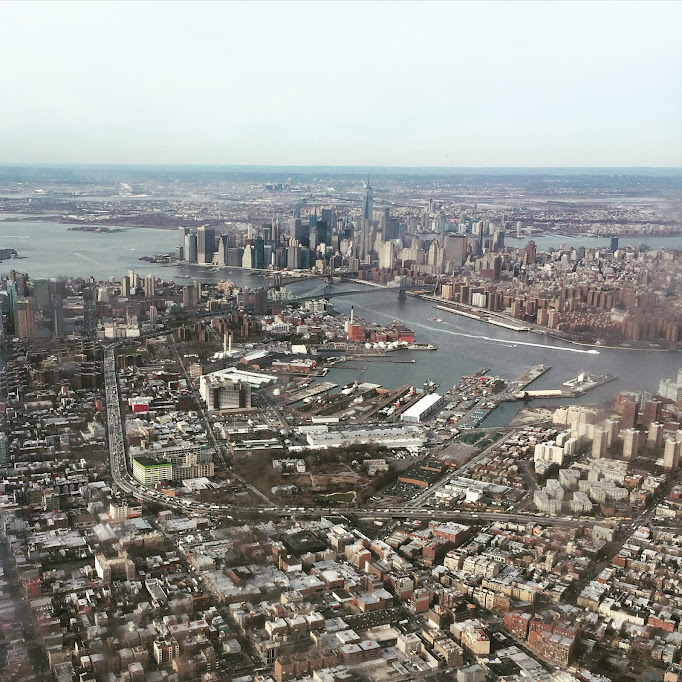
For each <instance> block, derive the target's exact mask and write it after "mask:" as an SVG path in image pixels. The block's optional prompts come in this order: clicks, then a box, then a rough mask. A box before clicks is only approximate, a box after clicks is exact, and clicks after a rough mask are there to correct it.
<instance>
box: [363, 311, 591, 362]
mask: <svg viewBox="0 0 682 682" xmlns="http://www.w3.org/2000/svg"><path fill="white" fill-rule="evenodd" d="M357 307H358V306H356V309H357ZM371 312H372V315H379V316H381V317H390V315H386V314H385V313H380V312H379V311H376V310H372V311H371ZM410 324H411V325H412V326H414V327H421V328H422V329H427V330H428V331H431V332H437V333H439V334H450V335H451V336H463V337H465V338H467V339H479V340H481V341H490V342H491V343H501V344H502V345H504V346H512V347H514V346H530V347H531V348H543V349H545V350H556V351H562V352H564V353H583V354H587V355H599V351H598V350H596V349H595V348H590V349H589V350H585V349H582V348H562V347H560V346H550V345H547V344H544V343H533V342H532V341H517V340H515V339H494V338H493V337H491V336H484V335H483V334H469V333H467V332H456V331H453V330H452V329H445V328H443V327H431V326H429V325H428V324H423V323H421V322H412V321H411V322H410Z"/></svg>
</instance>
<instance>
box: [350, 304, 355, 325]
mask: <svg viewBox="0 0 682 682" xmlns="http://www.w3.org/2000/svg"><path fill="white" fill-rule="evenodd" d="M354 314H355V306H351V307H350V323H351V324H353V316H354Z"/></svg>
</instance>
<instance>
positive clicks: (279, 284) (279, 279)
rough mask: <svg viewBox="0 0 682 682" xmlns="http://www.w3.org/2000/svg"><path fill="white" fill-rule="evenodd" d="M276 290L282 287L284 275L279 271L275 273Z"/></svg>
mask: <svg viewBox="0 0 682 682" xmlns="http://www.w3.org/2000/svg"><path fill="white" fill-rule="evenodd" d="M274 286H275V291H279V290H280V289H281V288H282V275H281V274H280V273H279V272H278V273H277V274H276V275H275V285H274Z"/></svg>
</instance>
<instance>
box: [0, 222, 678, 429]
mask: <svg viewBox="0 0 682 682" xmlns="http://www.w3.org/2000/svg"><path fill="white" fill-rule="evenodd" d="M68 227H69V226H68V225H63V224H59V223H48V222H3V221H1V220H0V248H15V249H16V250H17V251H18V252H19V255H20V256H26V258H22V259H16V260H15V259H11V260H8V261H4V262H3V263H2V264H0V272H8V271H9V270H10V269H12V268H14V269H16V270H18V271H20V272H27V273H28V274H29V276H30V277H32V278H36V277H58V276H81V277H87V276H90V275H92V276H93V277H95V278H97V279H107V278H108V277H116V278H117V279H118V278H120V277H122V276H123V275H124V274H126V273H127V271H128V269H133V270H135V271H136V272H137V273H138V274H139V275H141V276H143V277H144V276H145V275H147V274H150V273H151V274H154V275H156V276H157V277H162V278H164V279H166V280H170V279H173V280H175V281H176V282H181V283H182V282H185V281H186V282H189V281H191V279H199V280H203V281H213V282H215V281H220V280H225V279H230V280H232V281H234V282H235V284H237V285H238V286H248V287H252V288H255V287H258V286H261V285H262V284H263V282H264V280H262V279H261V278H260V277H254V276H249V275H248V274H247V273H245V272H243V271H240V270H238V269H232V270H221V271H212V270H208V269H206V268H202V267H196V266H189V265H185V266H173V267H165V266H161V265H157V264H151V263H146V262H143V261H140V260H139V257H140V256H142V255H151V254H155V253H168V252H171V251H173V250H174V248H175V241H176V234H177V233H176V232H175V231H174V230H156V229H142V228H130V229H127V228H126V229H125V230H124V231H123V232H118V233H89V232H73V231H69V230H68ZM536 242H537V243H538V248H543V249H546V248H550V247H552V246H553V247H555V248H556V247H558V246H559V244H566V245H567V246H571V247H572V246H579V245H581V244H582V245H584V246H586V247H588V248H590V247H592V248H595V247H600V246H605V245H606V244H607V239H595V238H587V239H581V238H576V237H562V238H557V237H538V238H536ZM621 243H622V244H624V245H625V244H640V243H646V244H647V245H649V246H651V247H653V248H655V247H657V246H658V247H661V248H666V247H667V248H682V237H671V238H665V239H663V238H645V237H642V238H637V237H635V238H622V239H621ZM524 244H525V240H510V245H514V246H517V245H518V246H523V245H524ZM318 286H319V284H318V283H316V282H311V281H308V282H301V283H300V284H296V285H294V288H295V290H301V291H307V290H311V289H314V288H316V287H318ZM360 288H362V285H357V284H350V283H344V284H335V285H334V287H333V290H344V289H345V290H348V289H360ZM367 291H368V292H367V293H365V294H358V295H352V296H343V297H339V298H336V299H333V304H334V306H335V308H336V309H337V310H338V311H340V312H342V313H347V312H348V311H349V310H350V306H351V305H354V306H355V314H356V316H358V317H361V318H363V319H365V320H367V321H369V322H378V323H383V324H385V323H388V322H390V321H391V320H399V321H401V322H403V323H404V324H405V325H407V326H408V327H410V328H411V329H413V330H414V332H415V337H416V340H417V341H419V342H423V343H431V344H433V345H434V346H437V347H438V350H437V351H400V352H399V353H396V354H393V355H392V356H391V357H393V358H395V359H414V360H416V362H415V363H414V364H409V363H395V362H376V361H371V360H369V359H358V360H357V361H353V362H352V363H349V364H352V365H353V366H358V367H362V368H364V369H357V370H343V369H332V370H331V371H330V373H329V374H328V375H327V377H326V379H327V380H330V381H334V382H335V383H338V384H345V383H348V382H350V381H353V380H354V379H359V380H363V381H370V382H375V383H378V384H382V385H383V386H386V387H388V388H392V387H397V386H400V385H403V384H410V385H414V386H416V387H421V386H422V385H423V383H424V381H425V380H427V379H433V380H435V381H436V382H438V383H439V384H440V386H441V390H446V389H447V388H449V387H450V386H452V385H453V384H454V383H456V382H457V381H458V380H459V378H460V377H462V376H464V375H468V374H472V373H473V372H475V371H477V370H480V369H483V368H490V371H491V373H492V374H494V375H499V376H501V377H503V378H505V379H514V378H515V377H517V376H519V375H520V374H522V373H523V372H524V371H525V370H526V369H528V368H529V367H531V366H532V365H537V364H540V363H542V364H545V365H551V367H552V369H551V371H549V372H547V374H545V375H544V376H542V377H541V378H540V379H538V380H537V381H536V382H534V383H533V384H532V386H531V388H538V389H542V388H561V384H562V383H563V382H564V381H566V380H567V379H570V378H573V377H575V376H576V375H577V374H578V373H579V372H580V371H581V370H585V371H587V372H589V373H592V374H613V375H615V376H617V377H618V379H617V381H614V382H612V383H610V384H606V385H604V386H602V387H600V388H598V389H595V390H594V391H591V392H589V393H588V394H586V395H585V396H582V397H581V398H578V399H572V400H569V401H561V402H590V403H592V402H599V401H602V400H606V399H609V398H612V397H613V396H615V394H616V393H618V392H619V391H625V390H645V391H650V392H655V391H656V388H657V386H658V382H659V380H660V379H662V378H665V377H670V376H675V375H676V374H677V370H678V369H679V368H680V367H682V354H678V353H671V352H660V351H635V350H611V349H600V350H599V354H598V355H597V354H590V353H587V352H586V350H587V349H586V348H583V347H581V346H575V345H571V344H567V343H563V342H560V341H556V340H553V339H547V338H545V337H543V336H540V335H537V334H531V333H529V332H513V331H509V330H505V329H502V328H500V327H495V326H493V325H490V324H486V323H484V322H478V321H476V320H470V319H467V318H464V317H460V316H457V315H453V314H451V313H448V312H446V311H442V310H436V308H434V307H433V305H434V304H433V303H432V302H430V301H423V300H420V299H416V298H412V297H408V299H407V300H406V301H398V297H397V292H396V291H390V290H382V289H377V288H368V290H367ZM429 318H441V319H442V322H436V321H434V320H431V319H429ZM558 402H560V401H557V400H545V401H534V402H533V403H532V404H533V405H540V404H547V405H556V404H557V403H558ZM519 407H520V403H513V404H504V405H502V406H501V407H500V408H498V409H497V410H496V411H495V412H494V413H493V414H492V415H491V417H489V418H488V419H487V420H486V422H485V424H484V425H485V426H496V425H501V424H505V423H506V422H507V421H508V419H509V418H510V417H511V416H512V415H513V414H514V413H515V412H516V411H517V410H518V408H519Z"/></svg>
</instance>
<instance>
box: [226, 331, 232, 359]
mask: <svg viewBox="0 0 682 682" xmlns="http://www.w3.org/2000/svg"><path fill="white" fill-rule="evenodd" d="M229 342H230V347H229V348H228V350H227V352H228V353H229V354H230V355H232V332H230V336H229Z"/></svg>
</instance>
